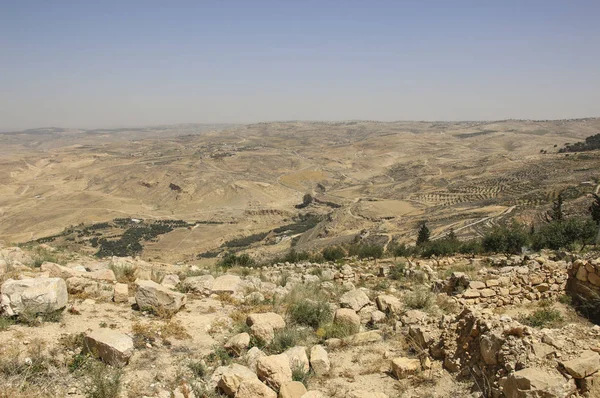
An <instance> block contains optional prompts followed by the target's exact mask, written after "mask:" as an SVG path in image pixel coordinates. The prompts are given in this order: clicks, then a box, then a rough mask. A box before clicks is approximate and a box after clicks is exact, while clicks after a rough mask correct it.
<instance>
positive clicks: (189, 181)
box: [0, 119, 600, 261]
mask: <svg viewBox="0 0 600 398" xmlns="http://www.w3.org/2000/svg"><path fill="white" fill-rule="evenodd" d="M598 131H600V119H578V120H562V121H515V120H507V121H498V122H397V123H381V122H358V121H356V122H354V121H349V122H339V123H319V122H314V123H312V122H281V123H260V124H254V125H246V126H227V125H224V126H214V125H179V126H167V127H157V128H147V129H131V130H128V129H119V130H107V131H96V130H91V131H84V130H74V131H73V130H64V129H58V128H55V129H40V130H27V131H24V132H15V133H4V134H0V147H1V148H4V150H2V151H0V239H2V240H3V241H4V242H5V243H9V242H10V243H24V242H28V241H34V240H37V239H40V238H45V237H48V236H54V235H57V234H61V233H64V232H65V230H67V229H68V228H69V227H73V226H81V228H85V227H88V226H91V225H94V224H98V223H106V222H112V221H113V220H115V219H121V218H134V219H143V220H145V221H148V222H151V221H156V220H163V221H166V220H182V221H184V222H185V223H187V224H186V225H189V228H179V229H174V230H173V231H171V232H168V233H165V234H161V235H160V236H157V237H156V238H155V239H152V240H151V241H149V242H146V243H145V244H144V251H143V257H144V258H145V259H147V260H168V261H183V260H185V261H192V260H194V259H197V256H198V255H199V254H202V253H207V252H208V253H211V252H214V251H215V250H217V251H219V250H220V251H221V252H222V251H223V250H221V249H220V248H222V247H223V245H224V244H225V243H226V242H228V241H231V240H232V239H238V238H242V237H246V236H250V235H254V234H265V236H266V234H267V233H269V232H271V231H273V230H274V229H276V228H281V227H283V226H286V225H291V224H294V223H297V222H298V219H299V217H307V216H308V217H313V216H314V217H316V221H318V223H316V224H315V225H313V226H311V228H308V229H307V230H300V232H297V233H295V234H292V235H291V236H279V237H278V239H276V241H271V242H269V244H268V245H267V244H265V243H266V242H267V241H266V240H263V241H261V242H259V243H260V244H258V245H256V244H255V245H253V246H252V247H251V249H252V250H251V252H252V253H253V254H254V255H255V256H257V257H260V258H263V257H269V256H272V255H274V254H276V253H282V252H285V251H286V250H288V249H289V247H290V243H291V239H287V238H288V237H290V238H293V237H296V240H295V241H294V244H297V245H298V247H299V248H300V249H314V248H321V247H325V246H327V245H330V244H332V243H336V242H340V241H347V240H350V239H352V238H353V237H354V236H355V235H356V234H359V233H363V234H364V233H368V234H372V235H377V236H379V237H380V238H381V239H383V241H384V243H385V242H386V241H391V240H392V239H397V240H399V241H406V242H407V243H412V242H414V239H415V234H416V229H417V227H418V225H419V224H420V223H421V222H423V221H427V222H428V223H429V225H430V227H431V229H432V230H433V235H434V236H439V235H442V234H444V233H445V232H447V231H448V230H449V229H450V228H452V229H453V230H454V231H455V233H456V234H457V235H459V236H464V237H467V236H475V235H478V234H481V233H482V232H483V231H485V230H486V229H487V228H489V227H490V226H491V225H494V224H495V223H497V222H499V221H502V220H503V219H506V218H508V217H511V218H512V217H516V218H518V219H521V220H523V221H524V222H525V223H527V224H531V223H536V222H541V221H544V214H545V212H546V211H547V210H548V208H549V206H550V205H551V203H552V201H553V200H554V199H556V197H557V195H558V193H559V192H563V195H564V197H565V200H566V208H567V210H568V211H574V212H577V211H579V210H578V209H581V208H583V207H585V206H586V205H587V202H586V200H585V197H586V195H587V194H589V193H591V192H593V191H594V190H595V189H596V185H597V182H598V173H597V170H598V164H599V161H600V157H599V156H600V155H599V154H598V152H597V151H592V152H586V153H582V154H568V153H567V154H564V153H558V151H559V149H560V148H562V147H563V146H564V144H566V143H574V142H578V141H581V140H583V139H584V138H585V137H587V136H590V135H592V134H595V133H597V132H598ZM307 193H308V194H311V195H312V197H313V198H314V200H313V201H312V203H310V205H309V206H306V207H302V206H298V205H299V204H301V203H302V200H303V196H304V195H305V194H307ZM298 207H302V208H298ZM569 209H571V210H569ZM113 228H114V224H111V226H110V228H108V229H106V230H104V231H101V232H102V236H108V237H110V236H114V235H115V233H118V231H116V232H115V230H114V229H113ZM80 235H81V234H79V235H74V236H71V235H68V234H66V236H63V237H62V240H61V239H59V240H61V241H60V242H56V244H59V243H60V245H66V244H70V245H71V246H73V247H74V246H78V249H79V250H83V251H84V252H86V251H87V252H89V253H91V252H93V251H95V249H94V248H93V247H91V246H90V244H89V237H85V236H83V237H82V236H80ZM284 235H285V234H284ZM300 235H301V236H300ZM65 237H66V238H68V239H65ZM284 238H285V239H284ZM257 246H259V247H257ZM73 247H72V248H73ZM238 249H240V248H238ZM241 249H242V250H246V249H250V247H241Z"/></svg>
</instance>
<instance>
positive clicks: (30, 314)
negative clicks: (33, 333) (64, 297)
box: [16, 308, 63, 327]
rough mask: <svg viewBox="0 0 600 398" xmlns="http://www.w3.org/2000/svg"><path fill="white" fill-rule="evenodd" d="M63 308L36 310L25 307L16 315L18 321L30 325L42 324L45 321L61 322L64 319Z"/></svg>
mask: <svg viewBox="0 0 600 398" xmlns="http://www.w3.org/2000/svg"><path fill="white" fill-rule="evenodd" d="M62 315H63V310H62V309H59V310H56V311H41V312H38V311H35V310H33V309H31V308H24V309H23V311H21V312H20V313H19V315H18V316H17V317H16V323H19V324H21V325H26V326H30V327H35V326H40V325H41V324H43V323H44V322H55V323H56V322H60V321H61V320H62Z"/></svg>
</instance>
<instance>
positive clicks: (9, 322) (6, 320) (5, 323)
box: [0, 316, 15, 332]
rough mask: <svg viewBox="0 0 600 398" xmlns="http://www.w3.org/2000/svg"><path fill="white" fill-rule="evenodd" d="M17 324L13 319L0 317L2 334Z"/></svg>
mask: <svg viewBox="0 0 600 398" xmlns="http://www.w3.org/2000/svg"><path fill="white" fill-rule="evenodd" d="M14 324H15V320H14V319H12V318H8V317H4V316H0V332H1V331H3V330H6V329H8V328H9V327H11V326H12V325H14Z"/></svg>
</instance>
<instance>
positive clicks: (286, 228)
mask: <svg viewBox="0 0 600 398" xmlns="http://www.w3.org/2000/svg"><path fill="white" fill-rule="evenodd" d="M319 221H320V219H319V217H317V216H315V215H312V214H306V215H302V216H300V217H298V218H297V219H296V221H295V222H294V223H293V224H287V225H283V226H281V227H278V228H275V229H274V230H273V232H275V233H276V234H286V235H297V234H301V233H304V232H306V231H308V230H309V229H312V228H314V227H315V226H316V225H317V224H318V223H319Z"/></svg>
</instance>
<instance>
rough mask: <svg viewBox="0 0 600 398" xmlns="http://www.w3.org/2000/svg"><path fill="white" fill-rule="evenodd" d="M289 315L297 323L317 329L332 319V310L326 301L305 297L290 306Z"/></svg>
mask: <svg viewBox="0 0 600 398" xmlns="http://www.w3.org/2000/svg"><path fill="white" fill-rule="evenodd" d="M287 316H288V318H289V319H290V320H291V321H292V322H293V323H295V324H296V325H304V326H310V327H312V328H313V329H317V328H318V327H320V326H321V325H322V324H324V323H326V322H329V321H330V320H331V317H332V312H331V307H330V306H329V303H327V302H326V301H312V300H310V299H306V298H303V299H300V300H298V301H296V302H293V303H291V304H290V305H289V306H288V308H287Z"/></svg>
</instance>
